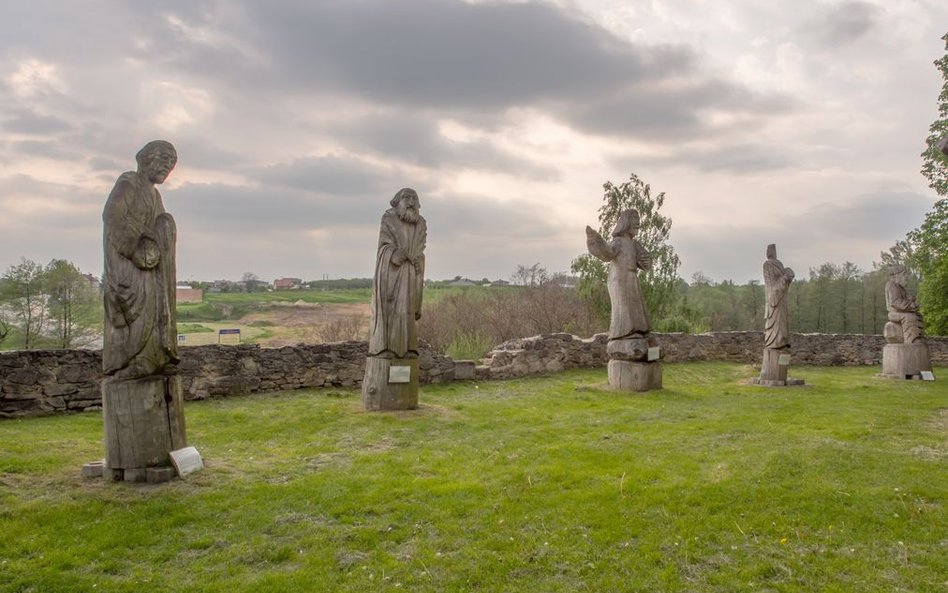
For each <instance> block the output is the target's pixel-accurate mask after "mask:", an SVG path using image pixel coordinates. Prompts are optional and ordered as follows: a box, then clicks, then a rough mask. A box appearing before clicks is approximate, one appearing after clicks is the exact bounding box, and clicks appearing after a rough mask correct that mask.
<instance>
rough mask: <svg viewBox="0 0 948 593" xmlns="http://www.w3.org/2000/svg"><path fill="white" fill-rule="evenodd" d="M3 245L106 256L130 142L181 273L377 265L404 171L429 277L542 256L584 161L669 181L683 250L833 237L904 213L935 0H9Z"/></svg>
mask: <svg viewBox="0 0 948 593" xmlns="http://www.w3.org/2000/svg"><path fill="white" fill-rule="evenodd" d="M0 16H2V18H0V100H2V105H3V106H4V108H3V109H2V110H0V128H2V135H0V271H2V270H5V269H7V268H8V267H9V266H10V265H11V264H14V263H16V262H18V261H19V259H20V258H21V257H27V258H29V259H33V260H36V261H39V262H41V263H45V262H47V261H49V260H50V259H52V258H66V259H69V260H71V261H73V262H74V263H76V264H77V265H78V266H79V267H80V268H81V269H82V270H83V271H87V272H92V273H95V274H98V273H99V272H100V270H101V259H102V252H101V235H102V228H101V212H102V206H103V205H104V202H105V199H106V196H107V195H108V193H109V191H110V189H111V187H112V185H113V183H114V182H115V178H116V177H117V176H118V175H119V174H120V173H121V172H122V171H126V170H130V169H134V166H135V160H134V155H135V152H136V151H137V150H138V149H139V148H140V147H141V146H142V145H143V144H144V143H145V142H147V141H149V140H152V139H156V138H161V139H166V140H169V141H171V142H173V143H174V144H175V146H176V147H177V149H178V155H179V162H178V167H177V168H176V169H175V171H174V172H173V173H172V174H171V176H170V177H169V179H168V181H167V182H166V183H165V184H164V185H163V186H162V195H163V198H164V202H165V206H166V208H167V209H168V210H169V211H170V212H171V213H172V214H173V215H174V216H175V219H176V220H177V223H178V232H179V238H178V277H179V279H181V280H188V279H195V280H197V279H202V280H212V279H217V278H229V279H238V278H239V277H240V276H241V275H242V274H243V273H244V272H253V273H255V274H257V275H258V276H260V277H261V278H264V279H268V280H272V279H274V278H277V277H280V276H296V277H301V278H304V279H307V280H308V279H317V278H322V277H324V276H328V277H330V278H338V277H365V276H371V274H372V268H373V263H374V258H375V243H376V241H377V237H378V223H379V218H380V216H381V214H382V212H383V211H384V210H385V208H387V207H388V200H389V199H390V198H391V197H392V195H394V194H395V192H396V191H397V190H398V189H399V188H401V187H404V186H410V187H414V188H415V189H416V190H418V193H419V195H420V197H421V204H422V214H423V215H425V217H426V218H427V220H428V228H429V237H428V250H427V253H428V273H427V275H428V277H429V278H435V279H443V278H452V277H454V276H456V275H463V276H468V277H472V278H482V277H488V278H491V279H497V278H509V276H510V274H511V273H512V272H513V270H514V269H515V268H516V266H517V265H518V264H528V265H529V264H533V263H540V264H541V265H542V266H544V267H546V268H547V269H548V270H550V271H551V272H552V271H563V270H567V269H568V268H569V263H570V261H571V260H572V258H574V257H575V256H576V255H578V254H580V253H582V252H583V251H584V250H585V235H584V232H583V228H584V226H585V225H586V224H591V225H592V226H594V227H595V226H597V224H596V210H597V208H598V207H599V205H600V203H601V200H602V183H603V182H604V181H607V180H611V181H613V182H616V183H619V182H622V181H624V180H626V179H628V177H629V174H630V173H633V172H634V173H635V174H637V175H639V176H640V177H641V178H642V179H643V180H644V181H646V182H647V183H649V184H650V185H651V186H652V189H653V192H659V191H664V192H665V194H666V202H665V207H664V209H663V212H664V213H665V214H667V215H668V216H670V217H671V218H672V219H673V221H674V224H673V228H672V237H671V240H672V244H673V245H674V246H675V248H676V249H677V251H678V253H679V255H680V257H681V261H682V267H681V274H682V276H683V277H684V278H686V279H688V278H690V277H691V276H692V274H694V273H695V272H698V271H702V272H703V273H704V274H706V275H708V276H710V277H711V278H713V279H716V280H723V279H733V280H735V281H738V282H745V281H747V280H750V279H755V278H758V277H759V275H760V264H761V262H762V260H763V259H764V253H765V247H766V244H767V243H770V242H773V243H776V244H777V246H778V252H779V256H780V257H781V259H782V260H783V261H784V263H785V264H787V265H788V266H791V267H793V268H795V269H796V271H797V274H798V275H801V274H802V275H805V274H806V272H807V270H808V269H809V268H810V267H815V266H818V265H819V264H821V263H823V262H826V261H831V262H835V263H843V262H844V261H852V262H855V263H856V264H858V265H860V266H862V267H863V268H868V267H870V266H871V263H872V261H873V260H877V259H878V257H879V252H880V251H882V250H884V249H887V248H888V247H890V246H891V245H892V244H893V243H894V242H895V241H896V240H898V239H900V238H902V237H903V236H904V235H905V233H906V232H907V231H909V230H911V229H912V228H914V227H916V226H918V225H919V224H920V223H921V221H922V218H923V216H924V214H925V212H927V211H928V210H929V209H930V208H931V206H932V205H933V203H934V201H935V199H936V196H935V194H934V192H933V191H932V190H930V189H928V187H927V183H926V181H925V179H924V178H923V177H922V176H921V175H920V174H919V172H918V171H919V169H920V166H921V161H920V159H919V153H920V152H921V151H922V149H923V146H924V139H925V137H926V136H927V134H928V126H929V125H930V124H931V123H932V121H933V120H934V119H935V118H936V116H937V105H936V99H937V96H938V92H939V90H940V88H941V85H942V80H941V78H940V75H939V73H938V71H937V70H936V69H935V67H934V66H933V65H932V61H933V60H935V59H937V58H939V57H940V56H942V55H943V54H944V42H942V41H941V39H940V37H941V36H942V35H944V34H945V32H946V31H948V3H946V2H944V1H942V0H865V1H864V0H848V1H838V0H822V1H817V0H797V1H795V2H759V1H756V0H707V1H703V0H671V1H662V0H651V1H644V0H642V1H640V0H561V1H547V0H533V1H529V2H504V1H476V2H474V1H469V2H463V1H459V0H458V1H455V0H398V1H397V2H393V1H385V0H377V1H372V0H364V1H363V0H338V1H337V0H269V1H267V2H258V1H253V0H183V1H163V2H131V1H128V2H119V1H117V0H116V1H106V0H88V1H84V2H70V1H66V0H59V1H47V0H29V1H20V0H4V2H3V7H2V9H0Z"/></svg>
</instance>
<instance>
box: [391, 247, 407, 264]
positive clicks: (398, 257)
mask: <svg viewBox="0 0 948 593" xmlns="http://www.w3.org/2000/svg"><path fill="white" fill-rule="evenodd" d="M406 259H408V254H407V253H405V250H404V249H402V248H401V247H398V248H396V249H395V253H393V254H392V264H393V265H396V266H400V265H402V264H403V263H405V260H406Z"/></svg>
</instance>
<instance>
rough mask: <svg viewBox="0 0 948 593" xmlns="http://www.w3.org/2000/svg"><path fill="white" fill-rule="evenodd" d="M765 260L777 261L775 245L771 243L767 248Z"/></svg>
mask: <svg viewBox="0 0 948 593" xmlns="http://www.w3.org/2000/svg"><path fill="white" fill-rule="evenodd" d="M767 259H777V245H776V244H774V243H771V244H770V245H768V246H767Z"/></svg>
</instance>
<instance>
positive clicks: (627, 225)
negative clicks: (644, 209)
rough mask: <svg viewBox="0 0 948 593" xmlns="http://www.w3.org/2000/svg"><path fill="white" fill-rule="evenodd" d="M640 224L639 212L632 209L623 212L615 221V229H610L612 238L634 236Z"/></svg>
mask: <svg viewBox="0 0 948 593" xmlns="http://www.w3.org/2000/svg"><path fill="white" fill-rule="evenodd" d="M640 224H641V219H640V218H639V211H638V210H635V209H633V208H630V209H628V210H623V211H622V213H621V214H619V220H618V221H616V228H614V229H612V236H613V237H619V236H621V235H631V236H633V237H634V236H635V232H636V231H638V230H639V226H640Z"/></svg>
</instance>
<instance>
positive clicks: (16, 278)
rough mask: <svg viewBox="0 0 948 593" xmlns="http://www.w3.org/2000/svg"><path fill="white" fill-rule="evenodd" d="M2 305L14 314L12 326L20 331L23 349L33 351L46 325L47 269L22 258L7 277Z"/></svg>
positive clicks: (1, 297)
mask: <svg viewBox="0 0 948 593" xmlns="http://www.w3.org/2000/svg"><path fill="white" fill-rule="evenodd" d="M2 289H3V292H2V294H0V302H2V303H3V306H4V307H5V308H6V309H7V310H8V311H9V312H10V313H9V314H10V318H11V323H12V324H13V325H15V326H16V327H17V329H18V330H19V331H18V333H19V336H20V338H21V340H22V342H21V344H20V347H21V348H22V349H24V350H31V349H33V348H35V347H36V341H37V340H38V339H39V338H40V336H42V333H43V328H44V326H45V325H46V302H47V295H46V293H45V292H44V290H43V267H42V266H41V265H39V264H38V263H36V262H35V261H32V260H29V259H26V258H21V259H20V263H19V264H16V265H13V266H10V268H9V269H7V271H6V272H5V273H4V274H3V283H2Z"/></svg>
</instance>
